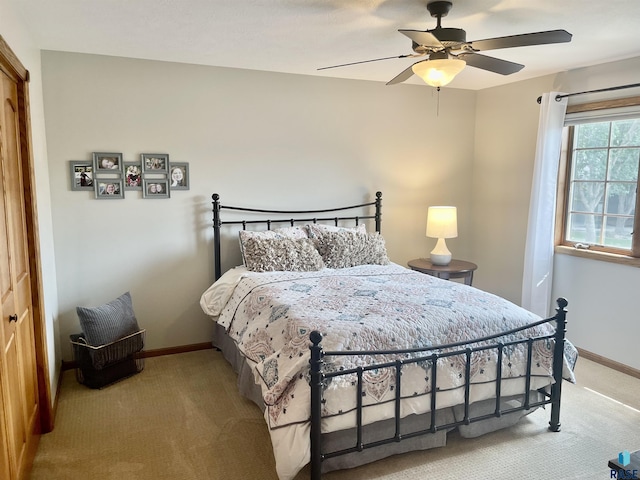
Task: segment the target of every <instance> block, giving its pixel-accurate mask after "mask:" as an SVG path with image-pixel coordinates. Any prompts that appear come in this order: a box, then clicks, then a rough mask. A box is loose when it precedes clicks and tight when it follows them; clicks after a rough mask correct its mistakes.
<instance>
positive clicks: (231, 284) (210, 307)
mask: <svg viewBox="0 0 640 480" xmlns="http://www.w3.org/2000/svg"><path fill="white" fill-rule="evenodd" d="M246 272H247V269H246V268H245V267H244V266H240V267H235V268H232V269H231V270H227V271H226V272H225V273H224V275H222V276H221V277H220V278H219V279H218V280H216V281H215V282H214V284H213V285H211V286H210V287H209V288H208V289H207V290H206V291H205V292H204V293H203V294H202V296H201V297H200V308H202V311H203V312H204V313H206V314H207V315H210V316H212V317H217V316H218V315H220V313H222V309H223V308H224V306H225V305H226V304H227V302H228V301H229V299H230V298H231V295H232V294H233V291H234V290H235V288H236V285H238V283H239V282H240V279H241V278H242V276H243V275H244V274H245V273H246Z"/></svg>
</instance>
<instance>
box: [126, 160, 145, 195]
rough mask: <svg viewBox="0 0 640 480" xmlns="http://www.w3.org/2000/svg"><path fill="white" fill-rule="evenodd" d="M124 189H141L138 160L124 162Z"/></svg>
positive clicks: (140, 172)
mask: <svg viewBox="0 0 640 480" xmlns="http://www.w3.org/2000/svg"><path fill="white" fill-rule="evenodd" d="M124 188H125V190H142V166H141V165H140V162H124Z"/></svg>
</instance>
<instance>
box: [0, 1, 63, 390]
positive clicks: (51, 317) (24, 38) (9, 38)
mask: <svg viewBox="0 0 640 480" xmlns="http://www.w3.org/2000/svg"><path fill="white" fill-rule="evenodd" d="M15 4H16V2H12V1H9V0H0V13H1V14H0V34H1V35H2V36H3V38H4V39H5V41H6V42H7V44H8V45H9V46H10V48H11V49H12V50H13V52H14V53H15V54H16V55H17V57H18V58H19V59H20V61H21V63H22V64H23V65H24V66H25V67H26V68H27V70H29V78H30V81H29V107H30V121H31V142H32V148H33V166H34V173H35V181H36V202H37V211H38V229H39V231H38V235H39V240H40V262H41V265H42V281H43V286H42V287H43V293H44V299H43V300H44V316H45V327H46V341H47V355H48V366H49V372H48V375H49V384H50V388H51V400H52V401H53V400H54V399H55V396H56V393H57V392H56V390H57V387H58V377H59V376H60V374H61V371H60V370H61V347H60V342H59V325H58V292H57V284H56V273H55V272H56V264H55V253H54V247H53V225H52V217H51V194H50V189H49V167H48V158H47V145H46V132H45V121H44V101H43V92H42V65H41V57H40V49H39V48H38V47H37V45H36V42H35V39H34V37H33V35H32V34H31V32H30V31H29V26H28V25H26V24H25V23H24V22H23V20H22V17H21V16H20V12H19V11H18V10H17V8H16V6H15Z"/></svg>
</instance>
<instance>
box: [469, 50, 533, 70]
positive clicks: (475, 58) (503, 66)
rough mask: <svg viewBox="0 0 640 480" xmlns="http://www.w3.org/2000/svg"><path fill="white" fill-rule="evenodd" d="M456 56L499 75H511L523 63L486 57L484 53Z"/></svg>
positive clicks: (521, 67) (521, 66)
mask: <svg viewBox="0 0 640 480" xmlns="http://www.w3.org/2000/svg"><path fill="white" fill-rule="evenodd" d="M458 58H461V59H462V60H464V61H465V62H467V65H470V66H472V67H476V68H481V69H482V70H488V71H490V72H494V73H499V74H501V75H511V74H512V73H516V72H519V71H520V70H522V69H523V68H524V65H521V64H519V63H515V62H509V61H507V60H501V59H500V58H495V57H488V56H486V55H480V54H479V53H462V54H460V55H458Z"/></svg>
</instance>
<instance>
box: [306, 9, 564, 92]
mask: <svg viewBox="0 0 640 480" xmlns="http://www.w3.org/2000/svg"><path fill="white" fill-rule="evenodd" d="M452 6H453V4H452V3H451V2H446V1H436V2H430V3H428V4H427V10H429V13H430V14H431V16H432V17H435V18H436V19H437V24H436V28H434V29H433V30H427V31H424V32H423V31H421V30H398V31H399V32H400V33H402V34H403V35H406V36H407V37H409V38H410V39H411V42H412V49H413V51H414V52H415V53H412V54H407V55H399V56H395V57H384V58H376V59H373V60H364V61H361V62H353V63H345V64H342V65H333V66H330V67H322V68H319V69H318V70H326V69H328V68H338V67H346V66H348V65H357V64H360V63H368V62H377V61H380V60H389V59H392V58H415V57H425V56H426V57H427V59H426V60H421V61H419V62H416V63H414V64H413V65H411V66H410V67H408V68H407V69H405V70H403V71H402V72H400V73H399V74H398V75H396V76H395V77H394V78H392V79H391V80H390V81H389V82H387V85H395V84H397V83H402V82H404V81H405V80H408V79H409V78H411V76H412V75H413V74H414V73H415V74H416V75H418V76H419V77H421V78H422V79H423V80H424V81H425V82H426V83H427V84H428V85H431V86H433V87H438V89H439V88H440V87H442V86H444V85H447V84H448V83H449V82H451V81H452V80H453V78H454V77H455V76H456V75H457V74H458V73H460V72H461V71H462V70H463V69H464V67H465V66H466V65H469V66H472V67H475V68H480V69H482V70H487V71H489V72H494V73H499V74H501V75H510V74H512V73H516V72H519V71H520V70H522V68H524V65H521V64H519V63H515V62H510V61H507V60H502V59H499V58H495V57H489V56H487V55H481V54H479V53H478V52H482V51H485V50H497V49H500V48H512V47H526V46H532V45H545V44H550V43H564V42H570V41H571V37H572V35H571V34H570V33H569V32H567V31H566V30H549V31H545V32H536V33H524V34H521V35H510V36H506V37H496V38H488V39H485V40H474V41H467V32H465V31H464V30H462V29H461V28H443V27H442V25H441V21H442V17H446V16H447V14H448V13H449V11H450V10H451V7H452Z"/></svg>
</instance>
